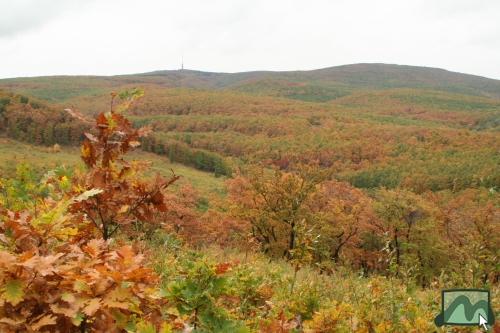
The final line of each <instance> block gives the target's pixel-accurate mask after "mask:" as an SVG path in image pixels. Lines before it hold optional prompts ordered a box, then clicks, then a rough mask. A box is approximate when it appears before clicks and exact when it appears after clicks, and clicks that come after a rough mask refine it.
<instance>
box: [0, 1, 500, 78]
mask: <svg viewBox="0 0 500 333" xmlns="http://www.w3.org/2000/svg"><path fill="white" fill-rule="evenodd" d="M0 13H1V16H2V18H1V19H0V77H1V78H6V77H17V76H38V75H56V74H98V75H112V74H125V73H138V72H147V71H153V70H159V69H178V68H179V67H180V66H181V58H182V56H184V65H185V67H186V68H189V69H198V70H205V71H221V72H237V71H250V70H297V69H301V70H307V69H315V68H322V67H329V66H336V65H343V64H351V63H359V62H383V63H396V64H407V65H421V66H432V67H440V68H445V69H448V70H453V71H458V72H464V73H470V74H477V75H482V76H487V77H492V78H496V79H500V0H178V1H173V0H0Z"/></svg>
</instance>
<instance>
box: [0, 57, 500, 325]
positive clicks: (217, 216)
mask: <svg viewBox="0 0 500 333" xmlns="http://www.w3.org/2000/svg"><path fill="white" fill-rule="evenodd" d="M499 87H500V83H499V81H496V80H490V79H485V78H479V77H474V76H468V75H463V74H458V73H452V72H447V71H443V70H437V69H427V68H418V67H409V66H392V65H374V64H359V65H350V66H341V67H334V68H329V69H322V70H317V71H309V72H281V73H275V72H254V73H236V74H223V73H203V72H195V71H186V70H182V71H167V72H165V71H159V72H153V73H146V74H137V75H124V76H114V77H70V76H68V77H43V78H20V79H9V80H1V81H0V88H2V89H4V90H1V91H0V135H1V136H2V137H0V156H1V157H2V163H0V172H1V174H0V231H1V233H2V234H1V237H0V272H1V274H0V282H1V289H0V330H2V331H6V332H32V331H43V330H45V331H47V332H53V331H55V329H56V327H57V328H59V329H61V330H63V331H64V332H104V331H106V332H139V333H146V332H262V333H267V332H269V333H274V332H290V333H292V332H310V333H320V332H359V333H362V332H363V333H365V332H366V333H372V332H377V333H378V332H393V333H398V332H449V330H447V329H446V328H437V327H436V326H435V325H434V317H435V316H436V315H437V314H438V313H439V311H440V297H441V293H440V292H441V289H443V288H458V287H467V288H472V287H476V288H488V289H490V291H491V297H492V306H493V308H496V309H498V308H499V306H500V303H499V302H500V294H499V289H498V283H499V279H500V266H499V265H498V262H499V258H500V194H499V191H500V167H499V165H500V132H499V126H500V88H499ZM143 89H144V90H143ZM114 90H115V91H116V92H112V91H114ZM110 93H111V96H110ZM56 144H57V146H56ZM77 147H79V150H77V149H78V148H77ZM141 149H142V150H145V151H146V152H144V151H140V150H141ZM134 151H135V152H134ZM78 155H80V156H79V157H80V158H79V157H78ZM151 162H152V164H151ZM195 169H197V170H195ZM499 327H500V326H498V324H497V326H495V328H496V329H497V330H498V328H499ZM454 332H475V328H467V327H464V328H460V329H456V330H454Z"/></svg>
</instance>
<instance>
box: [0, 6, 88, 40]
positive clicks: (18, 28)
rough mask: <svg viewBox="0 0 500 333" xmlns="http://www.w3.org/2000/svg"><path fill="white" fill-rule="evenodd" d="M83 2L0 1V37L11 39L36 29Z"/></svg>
mask: <svg viewBox="0 0 500 333" xmlns="http://www.w3.org/2000/svg"><path fill="white" fill-rule="evenodd" d="M84 4H85V1H83V0H0V13H2V19H1V20H0V37H12V36H15V35H18V34H19V33H22V32H25V31H29V30H32V29H35V28H38V27H40V26H42V25H44V24H46V23H48V22H50V21H51V20H53V19H55V18H57V16H59V15H61V14H62V13H64V12H65V11H66V10H69V9H72V8H75V7H76V6H79V5H84Z"/></svg>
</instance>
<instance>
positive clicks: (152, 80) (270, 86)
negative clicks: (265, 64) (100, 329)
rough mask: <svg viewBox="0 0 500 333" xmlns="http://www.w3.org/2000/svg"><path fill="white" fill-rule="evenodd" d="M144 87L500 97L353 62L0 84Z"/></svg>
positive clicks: (421, 72) (408, 70)
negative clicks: (302, 67)
mask: <svg viewBox="0 0 500 333" xmlns="http://www.w3.org/2000/svg"><path fill="white" fill-rule="evenodd" d="M128 85H143V86H150V85H152V86H157V87H186V88H197V89H217V90H219V89H224V90H237V91H240V92H245V93H251V94H257V95H266V96H278V97H286V98H292V99H300V100H305V101H318V102H325V101H329V100H333V99H336V98H338V97H342V96H346V95H350V94H352V93H354V92H357V91H362V90H373V89H375V90H384V89H393V88H413V89H426V90H437V91H444V92H451V93H456V94H464V95H472V96H481V97H488V98H493V99H500V80H494V79H489V78H485V77H480V76H475V75H469V74H462V73H456V72H450V71H447V70H444V69H439V68H429V67H416V66H403V65H390V64H353V65H345V66H337V67H330V68H323V69H318V70H311V71H285V72H273V71H255V72H242V73H211V72H201V71H193V70H165V71H155V72H150V73H140V74H131V75H118V76H53V77H35V78H15V79H4V80H0V87H4V88H6V89H9V90H12V91H14V92H17V93H24V94H28V95H32V96H35V97H38V98H42V99H46V100H49V101H52V102H61V101H64V100H67V99H70V98H73V97H77V96H81V95H85V96H92V95H99V94H100V93H103V92H105V91H109V89H113V88H117V87H122V86H128Z"/></svg>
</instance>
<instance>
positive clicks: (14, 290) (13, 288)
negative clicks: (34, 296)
mask: <svg viewBox="0 0 500 333" xmlns="http://www.w3.org/2000/svg"><path fill="white" fill-rule="evenodd" d="M4 289H5V290H4V293H3V298H4V299H5V300H6V301H7V302H9V303H10V304H12V305H14V306H15V305H17V304H19V303H20V302H21V301H22V300H23V296H24V290H23V284H22V283H21V281H20V280H10V281H8V282H7V283H6V284H5V287H4Z"/></svg>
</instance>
